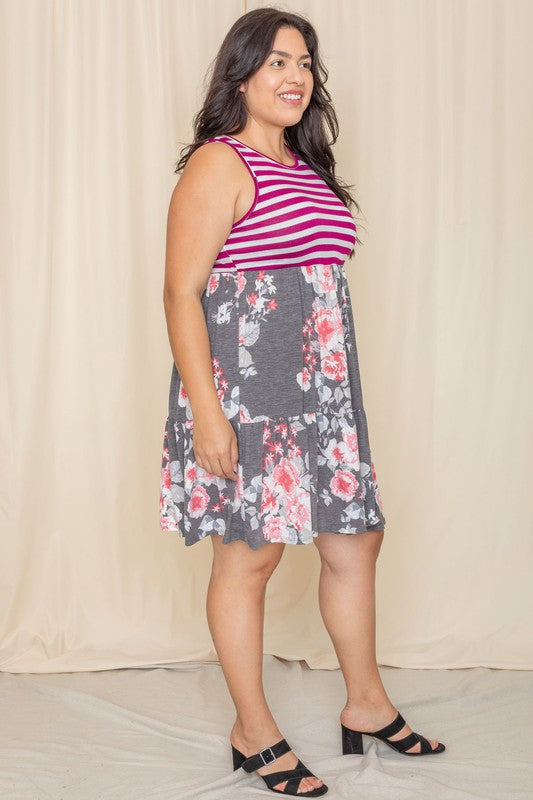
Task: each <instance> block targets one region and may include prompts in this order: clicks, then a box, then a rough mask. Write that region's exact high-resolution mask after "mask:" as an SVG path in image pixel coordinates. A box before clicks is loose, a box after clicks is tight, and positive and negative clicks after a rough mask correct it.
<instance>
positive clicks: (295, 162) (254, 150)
mask: <svg viewBox="0 0 533 800" xmlns="http://www.w3.org/2000/svg"><path fill="white" fill-rule="evenodd" d="M223 135H224V136H227V137H228V139H233V141H234V142H237V143H238V144H242V146H243V147H247V148H248V149H249V150H253V152H254V153H258V155H260V156H263V158H268V160H269V161H273V162H274V164H278V166H280V167H286V168H287V169H296V167H297V166H298V156H297V155H296V154H295V153H293V151H292V150H291V148H290V147H289V146H288V145H287V144H285V147H286V148H287V150H288V151H289V153H290V154H291V156H292V157H293V158H294V164H284V163H283V162H282V161H277V160H276V159H275V158H271V157H270V156H267V155H266V153H262V152H261V151H260V150H256V149H255V147H251V146H250V145H249V144H246V143H245V142H241V140H240V139H236V138H235V136H231V134H229V133H225V134H223Z"/></svg>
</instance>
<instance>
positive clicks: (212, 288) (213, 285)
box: [207, 272, 220, 294]
mask: <svg viewBox="0 0 533 800" xmlns="http://www.w3.org/2000/svg"><path fill="white" fill-rule="evenodd" d="M219 283H220V275H218V274H217V273H216V272H214V273H212V275H211V277H210V278H209V280H208V282H207V293H208V294H212V293H213V292H216V290H217V289H218V286H219Z"/></svg>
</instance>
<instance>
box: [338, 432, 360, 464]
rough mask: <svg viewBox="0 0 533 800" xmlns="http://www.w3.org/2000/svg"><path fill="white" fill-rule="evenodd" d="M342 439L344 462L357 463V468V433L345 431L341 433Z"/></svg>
mask: <svg viewBox="0 0 533 800" xmlns="http://www.w3.org/2000/svg"><path fill="white" fill-rule="evenodd" d="M342 441H343V442H344V444H345V451H344V463H345V464H351V465H357V467H358V468H359V440H358V438H357V433H355V432H354V433H349V432H347V431H345V432H344V433H343V434H342Z"/></svg>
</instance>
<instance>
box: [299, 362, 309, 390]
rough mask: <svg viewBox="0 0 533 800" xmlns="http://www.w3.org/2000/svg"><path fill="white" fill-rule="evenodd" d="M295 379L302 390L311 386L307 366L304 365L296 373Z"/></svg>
mask: <svg viewBox="0 0 533 800" xmlns="http://www.w3.org/2000/svg"><path fill="white" fill-rule="evenodd" d="M296 380H297V381H298V385H299V386H300V387H301V388H302V389H303V391H304V392H307V391H308V390H309V389H310V388H311V373H310V372H309V370H308V369H307V367H304V368H303V369H302V371H301V372H299V373H298V374H297V375H296Z"/></svg>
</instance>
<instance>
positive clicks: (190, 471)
mask: <svg viewBox="0 0 533 800" xmlns="http://www.w3.org/2000/svg"><path fill="white" fill-rule="evenodd" d="M197 471H198V469H197V467H196V466H195V465H192V466H191V467H188V468H187V469H186V470H185V478H186V480H188V481H190V482H191V483H194V481H195V480H196V473H197Z"/></svg>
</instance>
